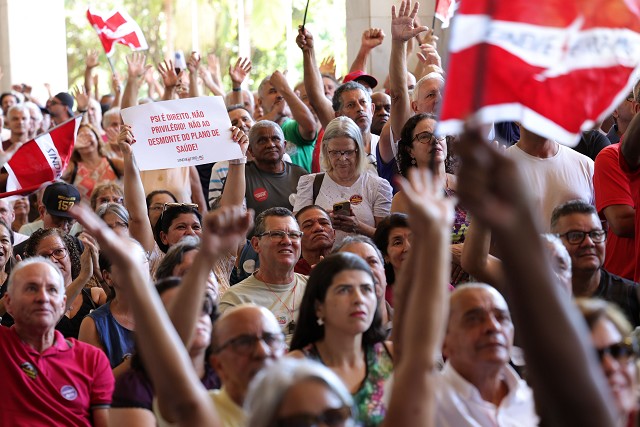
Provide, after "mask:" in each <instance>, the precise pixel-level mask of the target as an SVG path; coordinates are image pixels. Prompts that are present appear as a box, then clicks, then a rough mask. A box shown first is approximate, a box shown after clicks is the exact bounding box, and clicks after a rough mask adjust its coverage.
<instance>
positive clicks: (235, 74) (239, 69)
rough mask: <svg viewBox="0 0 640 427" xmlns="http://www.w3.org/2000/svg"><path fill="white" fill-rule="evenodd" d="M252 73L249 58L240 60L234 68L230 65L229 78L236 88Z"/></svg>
mask: <svg viewBox="0 0 640 427" xmlns="http://www.w3.org/2000/svg"><path fill="white" fill-rule="evenodd" d="M250 71H251V60H250V59H249V58H238V60H237V61H236V64H235V65H234V66H233V67H232V66H231V65H229V77H231V82H232V83H233V85H234V87H238V86H240V85H241V84H242V82H243V81H244V79H246V78H247V76H248V75H249V72H250Z"/></svg>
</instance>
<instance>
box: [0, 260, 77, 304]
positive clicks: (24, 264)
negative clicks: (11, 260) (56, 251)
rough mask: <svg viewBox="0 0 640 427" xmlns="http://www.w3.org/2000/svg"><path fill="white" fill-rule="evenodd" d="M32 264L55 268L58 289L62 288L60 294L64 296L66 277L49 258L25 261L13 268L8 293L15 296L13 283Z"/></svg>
mask: <svg viewBox="0 0 640 427" xmlns="http://www.w3.org/2000/svg"><path fill="white" fill-rule="evenodd" d="M31 264H46V265H48V266H49V267H51V268H53V270H54V271H55V272H56V278H57V279H58V283H57V284H58V287H59V288H60V292H61V294H64V290H65V287H64V277H63V276H62V272H61V271H60V269H59V268H58V266H57V265H55V264H54V263H53V262H52V261H51V260H50V259H49V258H45V257H43V256H34V257H30V258H25V259H23V260H22V261H20V262H19V263H17V264H16V265H15V266H14V267H13V270H12V271H11V274H10V275H9V279H8V280H7V293H8V294H9V295H13V282H14V281H15V277H16V274H17V273H18V272H19V271H20V270H22V269H24V268H25V267H28V266H30V265H31Z"/></svg>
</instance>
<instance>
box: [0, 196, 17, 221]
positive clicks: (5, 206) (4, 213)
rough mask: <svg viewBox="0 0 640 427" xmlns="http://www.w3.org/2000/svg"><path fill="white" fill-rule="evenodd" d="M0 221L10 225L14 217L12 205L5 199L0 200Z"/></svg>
mask: <svg viewBox="0 0 640 427" xmlns="http://www.w3.org/2000/svg"><path fill="white" fill-rule="evenodd" d="M0 219H2V220H3V221H4V222H6V223H7V224H9V225H11V223H12V222H13V220H15V219H16V215H15V213H14V211H13V205H12V204H11V203H9V202H8V201H7V199H0Z"/></svg>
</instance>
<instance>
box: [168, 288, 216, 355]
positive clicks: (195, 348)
mask: <svg viewBox="0 0 640 427" xmlns="http://www.w3.org/2000/svg"><path fill="white" fill-rule="evenodd" d="M179 289H180V286H176V287H174V288H171V289H167V290H166V291H164V292H163V293H162V295H160V299H161V300H162V303H163V304H164V306H165V307H169V305H170V304H171V301H173V299H174V298H175V296H176V295H177V294H178V290H179ZM205 298H206V297H205ZM205 306H207V308H208V309H211V308H212V307H213V305H212V304H209V305H207V304H206V303H205ZM212 329H213V323H212V322H211V313H210V312H209V313H206V312H205V310H204V308H203V310H202V313H201V314H200V317H198V321H197V323H196V332H195V334H194V336H193V338H192V339H191V343H189V354H190V355H195V354H198V353H201V352H204V351H205V350H206V349H207V347H209V344H210V343H211V330H212Z"/></svg>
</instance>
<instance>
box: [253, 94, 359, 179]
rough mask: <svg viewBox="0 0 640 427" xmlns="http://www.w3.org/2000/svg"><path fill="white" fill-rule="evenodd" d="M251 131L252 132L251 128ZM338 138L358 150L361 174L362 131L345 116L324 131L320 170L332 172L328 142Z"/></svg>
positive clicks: (357, 163) (330, 123)
mask: <svg viewBox="0 0 640 427" xmlns="http://www.w3.org/2000/svg"><path fill="white" fill-rule="evenodd" d="M349 83H351V82H349ZM251 130H253V128H252V129H251ZM340 137H346V138H350V139H351V140H353V142H355V143H356V148H357V150H358V152H357V153H356V156H357V158H356V169H357V172H358V174H361V173H362V172H364V169H365V167H366V166H367V161H366V154H365V151H364V141H363V140H362V131H361V130H360V128H359V127H358V125H357V124H356V123H355V122H354V121H353V120H351V119H350V118H349V117H346V116H340V117H336V118H335V119H333V120H331V121H330V122H329V124H328V125H327V128H326V129H325V130H324V136H323V137H322V146H321V147H320V151H321V159H320V163H321V165H322V168H323V169H324V170H325V171H327V172H331V171H332V170H333V166H331V162H330V161H329V141H331V140H332V139H334V138H340Z"/></svg>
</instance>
